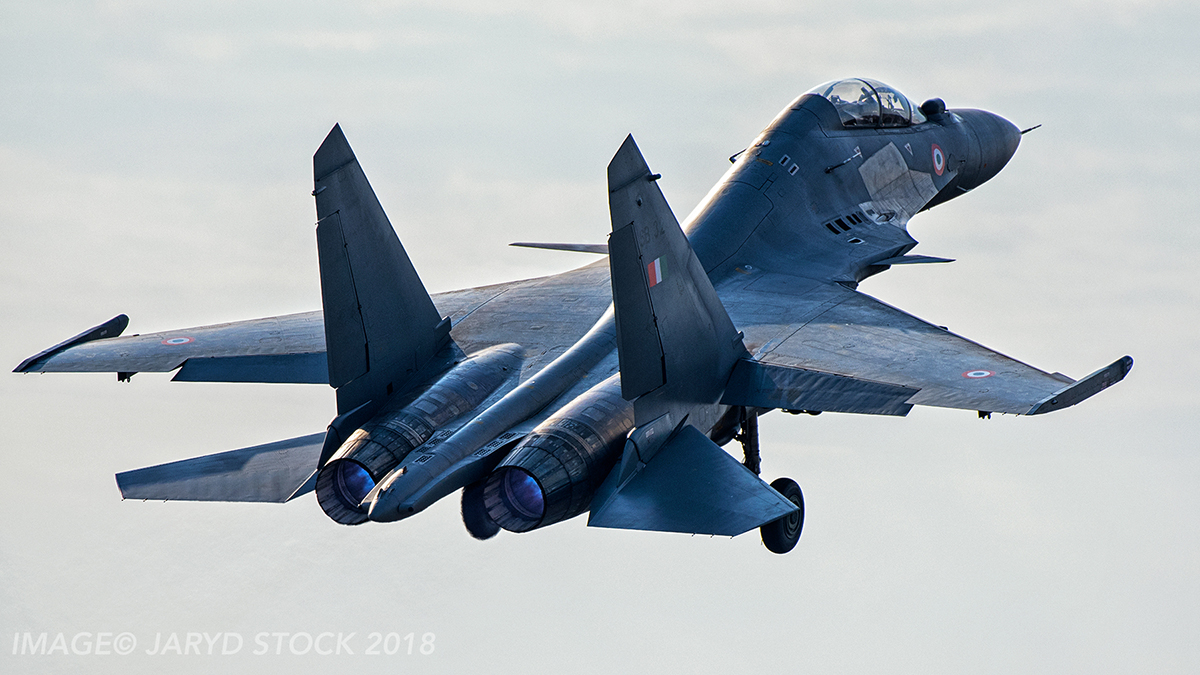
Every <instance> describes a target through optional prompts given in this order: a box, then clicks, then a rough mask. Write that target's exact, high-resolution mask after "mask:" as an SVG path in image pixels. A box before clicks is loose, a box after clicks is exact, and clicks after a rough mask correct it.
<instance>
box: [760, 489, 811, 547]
mask: <svg viewBox="0 0 1200 675" xmlns="http://www.w3.org/2000/svg"><path fill="white" fill-rule="evenodd" d="M771 487H772V488H774V489H775V491H776V492H778V493H779V494H781V495H783V496H784V497H786V498H787V500H788V501H790V502H792V503H793V504H795V505H796V506H799V507H800V510H799V511H797V512H796V513H793V514H791V515H788V516H784V517H783V518H780V519H779V520H773V521H771V522H769V523H767V524H766V525H763V526H762V527H760V528H758V531H759V533H760V534H762V541H763V545H764V546H766V547H767V550H768V551H770V552H772V553H787V552H788V551H790V550H792V549H793V548H796V543H797V542H799V541H800V532H801V530H803V529H804V493H803V492H801V490H800V486H799V485H797V484H796V481H794V480H792V479H791V478H776V479H775V480H774V481H772V482H771Z"/></svg>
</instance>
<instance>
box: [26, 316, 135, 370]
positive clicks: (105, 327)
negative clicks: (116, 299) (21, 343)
mask: <svg viewBox="0 0 1200 675" xmlns="http://www.w3.org/2000/svg"><path fill="white" fill-rule="evenodd" d="M128 326H129V317H127V316H125V315H124V314H118V315H116V316H114V317H113V318H111V319H109V320H108V321H105V322H104V323H102V324H100V325H99V326H94V327H92V328H89V329H87V330H85V331H83V332H82V333H80V334H79V335H76V336H75V337H73V338H71V339H69V340H65V341H63V342H60V343H58V344H56V345H54V346H53V347H51V348H49V349H44V350H42V351H40V352H38V353H37V354H34V355H33V356H31V357H29V358H27V359H25V360H24V361H22V362H21V365H19V366H17V367H16V368H15V369H14V370H13V372H14V373H25V372H30V371H36V370H39V368H38V366H40V365H41V362H43V361H45V360H46V359H48V358H50V357H51V356H54V355H55V354H57V353H59V352H61V351H64V350H67V349H70V348H71V347H74V346H76V345H81V344H83V343H85V342H91V341H93V340H103V339H105V338H113V337H117V336H118V335H120V334H121V333H123V332H124V331H125V328H126V327H128Z"/></svg>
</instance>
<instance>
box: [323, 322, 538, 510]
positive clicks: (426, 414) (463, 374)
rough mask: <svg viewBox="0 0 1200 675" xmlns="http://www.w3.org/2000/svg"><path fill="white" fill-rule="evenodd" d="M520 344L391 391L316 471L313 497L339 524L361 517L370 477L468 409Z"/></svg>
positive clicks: (510, 370)
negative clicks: (402, 391) (424, 385)
mask: <svg viewBox="0 0 1200 675" xmlns="http://www.w3.org/2000/svg"><path fill="white" fill-rule="evenodd" d="M519 354H520V347H519V346H517V345H512V344H504V345H497V346H495V347H490V348H488V349H485V350H483V351H481V352H478V353H476V354H473V355H471V357H470V358H468V359H467V360H465V361H463V362H462V363H459V364H458V365H456V366H454V367H453V368H451V369H450V370H449V371H447V372H446V374H445V375H442V376H441V378H440V379H438V380H437V382H435V383H434V384H433V385H431V386H430V387H429V388H428V389H426V390H425V391H423V392H421V394H420V395H419V396H417V397H416V398H415V399H414V398H412V396H411V394H408V395H397V396H394V397H393V399H392V400H391V401H389V403H388V404H386V405H385V406H384V407H383V409H382V410H380V411H379V412H378V413H376V414H375V416H374V417H372V418H371V420H370V421H369V422H367V423H366V424H364V425H363V426H362V427H360V428H359V429H357V430H356V431H355V432H354V433H353V434H351V435H350V437H349V438H348V439H346V442H345V443H343V444H342V446H341V447H340V448H338V450H337V452H335V453H334V454H333V456H332V457H330V458H329V461H328V462H326V464H325V466H324V467H322V468H321V471H320V473H318V474H317V484H316V493H317V502H318V503H320V504H321V509H322V510H324V511H325V514H326V515H328V516H329V517H330V518H332V519H334V520H335V521H337V522H339V523H342V524H345V525H358V524H360V523H365V522H366V521H367V512H366V509H364V508H362V507H361V506H360V504H361V503H362V501H363V499H365V498H366V496H367V494H368V493H369V492H370V491H371V489H372V488H374V487H375V483H376V482H378V481H379V480H380V479H382V478H383V477H384V476H386V475H387V474H388V473H389V472H390V471H391V470H392V469H394V468H396V466H397V465H399V464H400V462H401V461H403V460H404V458H405V457H406V456H407V455H408V453H410V452H412V451H413V449H414V448H416V447H418V446H420V445H421V444H422V443H424V442H425V441H427V440H429V438H430V437H431V436H433V434H434V432H435V431H437V430H438V429H439V428H441V427H443V426H445V425H446V424H447V423H449V422H450V421H452V420H454V419H455V418H457V417H459V416H461V415H463V414H465V413H467V412H469V411H471V410H474V409H475V408H476V407H477V406H478V405H479V404H480V403H483V401H484V399H486V398H487V397H488V396H490V395H491V394H492V392H494V391H496V389H497V388H499V387H500V385H501V384H502V383H503V382H504V381H505V380H507V379H508V378H509V377H512V376H514V375H516V374H517V373H518V372H519V370H520V362H521V357H520V356H519Z"/></svg>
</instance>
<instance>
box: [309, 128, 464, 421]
mask: <svg viewBox="0 0 1200 675" xmlns="http://www.w3.org/2000/svg"><path fill="white" fill-rule="evenodd" d="M313 181H314V184H315V185H314V190H313V195H314V196H315V197H316V200H317V254H318V257H319V259H320V266H321V304H322V306H323V308H324V314H325V349H326V356H327V359H328V362H329V383H330V385H332V386H333V387H334V388H336V389H337V390H338V411H339V412H344V411H346V410H350V409H352V408H355V407H358V406H359V405H362V404H363V403H365V402H367V401H370V400H377V401H382V400H383V398H385V397H386V396H387V395H388V394H391V393H392V391H393V389H395V388H399V387H400V386H401V385H402V384H403V383H404V382H405V381H407V380H408V379H409V378H410V377H411V376H412V375H413V374H414V373H415V372H416V371H417V369H419V368H420V367H421V366H422V365H424V364H425V362H426V361H428V360H429V359H430V358H431V357H432V356H433V355H434V354H435V353H437V351H438V350H439V349H441V347H442V345H444V344H445V343H446V340H447V339H448V336H449V321H444V320H443V319H442V317H441V316H440V315H439V314H438V311H437V308H435V307H434V305H433V301H432V300H431V299H430V298H429V293H427V292H426V291H425V285H424V284H422V283H421V279H420V277H418V276H417V271H416V270H415V269H414V268H413V266H412V262H411V261H409V259H408V254H407V253H406V252H405V251H404V246H403V245H402V244H401V243H400V239H399V238H398V237H397V236H396V231H395V230H394V229H392V224H391V223H390V222H389V221H388V218H387V215H386V214H384V212H383V207H382V206H380V204H379V200H378V199H377V198H376V197H375V191H374V190H372V189H371V185H370V183H368V182H367V177H366V175H365V174H364V173H363V170H362V167H360V166H359V164H358V160H357V159H356V158H355V157H354V151H353V150H351V149H350V144H349V143H347V142H346V137H345V135H343V134H342V130H341V127H339V126H334V127H333V130H332V131H330V132H329V135H328V136H326V138H325V141H324V142H323V143H322V144H321V147H320V148H318V149H317V152H316V154H315V155H313Z"/></svg>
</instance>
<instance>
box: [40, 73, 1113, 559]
mask: <svg viewBox="0 0 1200 675" xmlns="http://www.w3.org/2000/svg"><path fill="white" fill-rule="evenodd" d="M1021 133H1022V132H1019V131H1018V130H1017V128H1016V127H1014V126H1013V125H1012V124H1010V123H1009V122H1008V121H1006V120H1004V119H1003V118H1001V117H998V116H996V115H993V114H991V113H988V112H984V111H981V110H966V109H961V110H959V109H955V110H948V109H946V107H945V104H944V103H943V102H942V101H941V100H940V99H932V100H929V101H926V102H925V103H924V104H922V105H921V106H920V108H915V107H913V106H912V105H911V104H910V103H909V101H908V99H906V98H905V97H904V96H903V95H901V94H900V92H898V91H896V90H895V89H893V88H891V87H889V86H886V85H884V84H882V83H879V82H875V81H872V80H864V79H847V80H840V81H837V82H831V83H828V84H825V85H821V86H820V87H817V88H816V89H813V90H812V91H810V92H808V93H806V94H804V95H803V96H800V97H799V98H797V99H796V100H795V101H794V102H792V104H791V105H789V106H788V107H787V108H785V109H784V110H783V112H781V113H780V114H779V115H778V116H777V117H776V118H775V120H774V121H772V122H771V124H770V125H769V126H768V127H767V128H766V130H764V131H763V132H762V133H761V134H760V135H759V136H758V138H756V139H755V140H754V142H753V144H752V145H751V146H750V147H748V148H747V149H746V150H744V151H742V152H740V153H738V154H737V155H735V156H734V157H732V158H730V159H731V161H732V162H733V166H732V167H731V168H730V169H729V171H728V172H727V173H726V174H725V175H724V177H722V178H721V180H720V181H719V182H718V183H717V184H716V186H714V187H713V189H712V191H711V192H709V194H708V196H707V197H705V199H704V201H703V202H702V203H701V204H700V206H699V208H697V209H696V210H695V212H694V214H693V216H692V217H691V218H690V220H688V221H687V222H686V223H684V227H683V228H681V227H680V225H679V223H678V222H677V221H676V219H675V215H674V214H673V213H672V211H671V209H670V207H669V206H668V205H667V202H666V200H664V199H663V195H662V192H661V191H660V190H659V188H658V185H657V183H656V181H657V180H658V179H659V175H658V174H655V173H653V172H651V170H650V168H649V167H648V166H647V164H646V162H645V160H644V159H643V158H642V154H641V152H640V151H639V150H638V147H637V145H636V144H635V143H634V141H633V138H632V137H629V138H626V139H625V142H624V143H623V144H622V145H621V148H620V149H619V150H618V151H617V154H616V155H615V156H614V157H613V159H612V162H611V163H609V165H608V192H609V208H610V211H611V214H612V226H613V229H612V233H611V234H610V235H609V238H608V243H607V245H604V244H591V245H589V244H543V243H523V244H518V245H524V246H533V247H538V248H547V249H564V250H572V251H587V252H592V253H597V254H607V260H601V261H598V262H595V263H592V264H590V265H586V266H584V267H581V268H579V269H576V270H573V271H570V272H565V273H563V274H557V275H554V276H550V277H543V278H540V279H529V280H525V281H516V282H511V283H505V284H498V285H495V286H486V287H482V288H470V289H466V290H461V291H453V292H449V293H440V294H437V295H435V296H433V297H430V295H429V294H428V293H427V292H426V291H425V287H424V286H423V285H422V283H421V280H420V278H418V276H417V273H416V271H415V270H414V269H413V265H412V263H411V262H410V261H409V258H408V255H407V254H406V253H405V250H404V247H403V246H402V245H401V244H400V240H399V239H398V238H397V236H396V233H395V231H394V230H393V229H392V226H391V224H390V223H389V222H388V219H387V216H386V215H384V212H383V208H382V207H381V206H380V204H379V202H378V200H377V199H376V197H375V193H374V191H373V190H372V189H371V186H370V185H369V184H368V183H367V179H366V176H365V175H364V174H363V171H362V169H361V168H360V167H359V164H358V161H357V160H356V159H355V156H354V153H353V152H352V151H351V149H350V146H349V144H348V143H347V142H346V138H345V136H343V135H342V130H341V129H340V128H339V127H337V126H335V127H334V128H333V130H332V131H331V132H330V133H329V135H328V137H326V139H325V141H324V142H323V143H322V144H321V147H320V148H319V149H318V150H317V152H316V154H315V155H314V156H313V179H314V183H315V185H314V189H313V192H312V194H313V196H314V197H315V198H316V206H317V226H316V229H317V248H318V253H319V260H320V274H321V301H322V307H323V311H322V312H308V313H304V314H292V315H288V316H279V317H272V318H266V319H258V320H252V321H241V322H236V323H229V324H220V325H215V326H201V327H198V328H187V329H183V330H175V331H166V332H161V333H151V334H144V335H132V336H129V337H118V336H119V335H120V334H121V332H122V331H123V330H124V329H125V327H126V325H127V324H128V322H129V320H128V318H127V317H126V316H124V315H121V316H118V317H116V318H114V319H112V320H111V321H108V322H107V323H105V324H102V325H100V326H97V327H95V328H92V329H90V330H88V331H85V332H83V333H81V334H79V335H77V336H76V337H73V338H71V339H70V340H67V341H66V342H63V343H62V344H59V345H56V346H54V347H51V348H50V349H47V350H46V351H43V352H41V353H39V354H37V355H35V356H33V357H30V358H29V359H27V360H26V361H25V362H24V363H22V364H21V365H19V366H18V367H17V369H16V372H26V373H28V372H64V371H102V372H116V373H117V377H118V379H120V380H128V379H129V378H130V377H131V376H132V374H134V373H138V372H167V371H172V370H175V369H178V372H177V373H176V374H175V377H174V378H173V379H175V380H182V381H188V382H196V381H206V382H292V383H313V384H318V383H319V384H327V385H330V386H332V387H333V388H334V389H335V390H336V394H337V416H336V417H334V419H333V421H332V422H330V423H329V425H328V428H327V430H326V431H325V432H323V433H316V434H312V435H310V436H303V437H300V438H293V439H289V440H286V441H279V442H277V443H270V444H267V445H260V446H255V447H250V448H243V449H240V450H233V451H230V452H222V453H218V454H215V455H207V456H204V457H197V458H194V459H188V460H183V461H178V462H171V463H169V464H162V465H159V466H153V467H149V468H144V469H138V470H135V471H127V472H125V473H120V474H117V484H118V486H119V487H120V490H121V494H122V495H123V496H124V497H126V498H138V499H164V500H171V499H183V500H198V501H268V502H286V501H289V500H291V499H294V498H296V497H298V496H300V495H303V494H305V493H307V492H309V491H315V492H316V495H317V500H318V501H319V502H320V505H321V507H322V509H324V511H325V513H326V514H328V515H329V517H330V518H332V519H333V520H335V521H337V522H339V523H344V524H347V525H357V524H360V523H365V522H367V521H368V520H374V521H379V522H389V521H395V520H402V519H404V518H408V517H409V516H412V515H413V514H416V513H418V512H420V511H422V510H423V509H425V508H427V507H429V505H431V504H433V503H434V502H435V501H437V500H439V499H441V498H443V497H445V496H447V495H449V494H451V493H453V492H455V491H457V490H461V492H462V515H463V521H464V523H465V524H466V527H467V530H468V531H469V532H470V533H471V534H472V535H473V536H475V537H476V538H479V539H488V538H490V537H493V536H495V535H496V534H497V533H498V532H499V530H500V529H501V528H503V529H505V530H509V531H511V532H526V531H529V530H533V529H535V528H539V527H544V526H546V525H551V524H553V523H557V522H559V521H562V520H566V519H568V518H572V517H574V516H577V515H580V514H582V513H585V512H587V513H588V514H589V515H588V525H593V526H598V527H612V528H627V529H637V530H658V531H665V532H687V533H697V534H719V535H730V536H733V535H738V534H742V533H744V532H747V531H749V530H751V529H754V528H759V529H760V531H761V534H762V539H763V542H764V543H765V544H766V546H767V548H768V549H770V550H771V551H774V552H776V553H785V552H787V551H790V550H791V549H792V548H793V547H794V546H795V545H796V542H797V540H798V539H799V537H800V532H801V528H802V526H803V520H804V501H803V497H802V494H801V491H800V487H799V486H798V485H797V484H796V483H795V482H794V481H793V480H791V479H788V478H780V479H778V480H776V481H774V482H773V483H771V484H769V485H768V484H767V483H766V482H764V481H763V480H762V479H761V478H759V476H758V473H759V448H758V433H757V419H758V416H759V415H761V414H763V413H765V412H768V411H770V410H772V409H775V408H779V409H782V410H784V411H786V412H790V413H801V412H805V413H811V414H817V413H820V412H845V413H861V414H869V415H906V414H907V413H908V411H909V410H910V409H911V408H912V407H913V406H914V405H927V406H938V407H944V408H962V409H965V410H971V411H977V412H978V414H979V415H980V416H981V417H984V416H989V415H990V414H991V413H1011V414H1014V415H1039V414H1042V413H1047V412H1052V411H1055V410H1058V409H1060V408H1065V407H1068V406H1071V405H1075V404H1076V403H1079V402H1080V401H1083V400H1084V399H1086V398H1088V397H1089V396H1092V395H1093V394H1095V393H1097V392H1099V391H1101V390H1102V389H1105V388H1107V387H1109V386H1111V385H1113V384H1115V383H1116V382H1119V381H1120V380H1121V379H1122V378H1124V377H1125V375H1126V374H1127V373H1128V372H1129V369H1130V368H1131V367H1132V365H1133V361H1132V359H1130V358H1129V357H1128V356H1126V357H1124V358H1122V359H1119V360H1117V361H1116V362H1114V363H1113V364H1112V365H1109V366H1107V367H1105V368H1102V369H1100V370H1098V371H1096V372H1095V373H1092V374H1091V375H1088V376H1087V377H1085V378H1083V379H1081V380H1073V379H1071V378H1069V377H1067V376H1065V375H1062V374H1060V373H1053V374H1052V373H1047V372H1044V371H1041V370H1038V369H1037V368H1034V367H1032V366H1028V365H1026V364H1024V363H1021V362H1020V361H1016V360H1013V359H1011V358H1009V357H1007V356H1004V355H1002V354H999V353H997V352H994V351H992V350H990V349H988V348H986V347H983V346H981V345H979V344H977V343H975V342H972V341H970V340H967V339H965V338H962V337H960V336H958V335H955V334H954V333H951V332H949V331H947V330H946V329H944V328H941V327H938V326H936V325H933V324H930V323H927V322H925V321H922V320H921V319H918V318H916V317H913V316H911V315H909V314H906V313H904V312H902V311H900V310H898V309H896V308H894V307H891V306H889V305H886V304H884V303H882V302H880V301H878V300H876V299H874V298H872V297H870V296H868V295H864V294H862V293H860V292H858V291H856V290H855V289H856V287H857V285H858V283H859V282H860V281H862V280H863V279H865V278H866V277H869V276H871V275H872V274H877V273H879V272H882V271H884V270H886V269H888V268H889V267H891V266H893V265H907V264H915V263H935V262H949V261H948V260H946V259H944V258H935V257H931V256H924V255H913V254H910V251H911V250H912V249H913V247H914V246H916V244H917V242H916V240H914V239H913V238H912V237H910V236H909V234H908V232H907V230H906V225H907V223H908V221H909V219H910V218H912V217H913V216H914V215H915V214H917V213H918V212H920V211H923V210H925V209H928V208H930V207H932V206H935V205H937V204H941V203H942V202H945V201H947V200H950V199H953V198H955V197H957V196H959V195H962V194H964V193H966V192H969V191H970V190H972V189H974V188H976V187H978V186H979V185H981V184H983V183H984V182H985V181H987V180H988V179H989V178H991V177H992V176H995V175H996V173H997V172H999V171H1000V169H1001V168H1002V167H1003V166H1004V165H1005V163H1007V162H1008V160H1009V158H1010V157H1012V155H1013V153H1014V152H1015V151H1016V149H1017V145H1018V143H1019V142H1020V140H1021ZM733 439H737V440H739V441H740V443H741V445H742V448H743V451H744V461H743V462H738V461H737V460H736V459H734V457H732V456H731V455H729V454H727V453H726V452H725V451H723V450H722V449H721V447H720V446H722V445H724V444H726V443H728V442H729V441H730V440H733Z"/></svg>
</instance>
